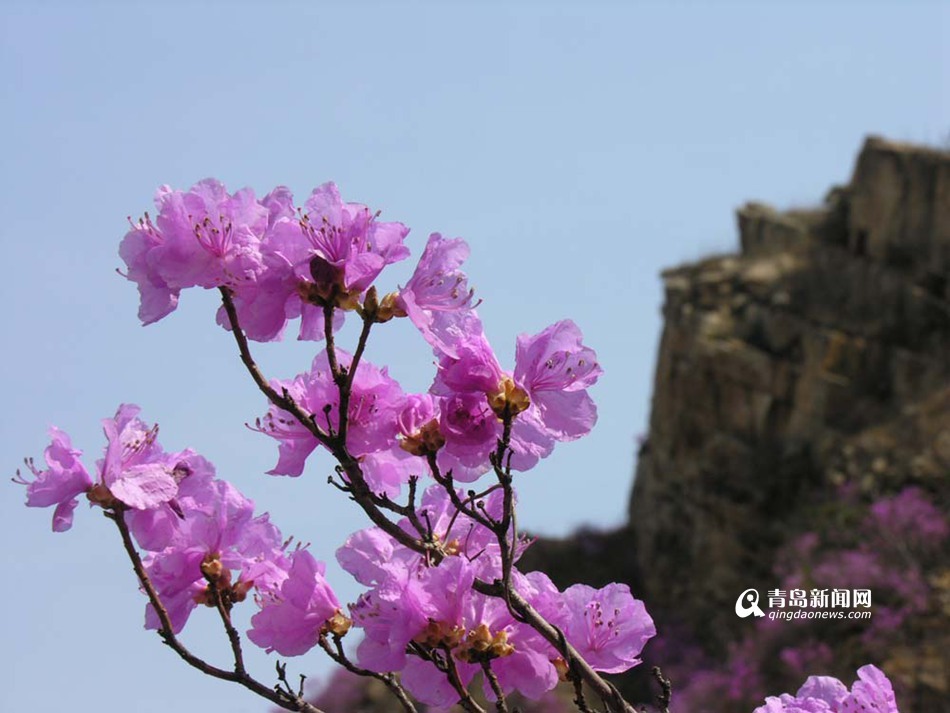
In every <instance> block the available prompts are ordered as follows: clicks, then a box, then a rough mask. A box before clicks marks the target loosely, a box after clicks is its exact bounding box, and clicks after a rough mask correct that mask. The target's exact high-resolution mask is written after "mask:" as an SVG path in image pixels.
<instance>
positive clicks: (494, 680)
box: [482, 661, 509, 713]
mask: <svg viewBox="0 0 950 713" xmlns="http://www.w3.org/2000/svg"><path fill="white" fill-rule="evenodd" d="M482 673H484V674H485V678H486V679H487V681H488V684H489V685H490V686H491V690H492V693H494V694H495V710H496V711H498V713H509V711H508V698H507V696H505V692H504V691H503V690H502V688H501V684H500V683H499V682H498V676H496V675H495V672H494V671H492V668H491V662H490V661H482Z"/></svg>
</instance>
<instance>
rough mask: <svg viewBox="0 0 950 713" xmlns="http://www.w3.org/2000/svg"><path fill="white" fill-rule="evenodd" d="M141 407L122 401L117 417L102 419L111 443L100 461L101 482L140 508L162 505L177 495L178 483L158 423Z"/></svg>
mask: <svg viewBox="0 0 950 713" xmlns="http://www.w3.org/2000/svg"><path fill="white" fill-rule="evenodd" d="M140 410H141V409H139V407H138V406H135V405H132V404H122V405H121V406H119V410H118V411H116V414H115V417H114V418H107V419H104V420H103V421H102V427H103V430H104V431H105V434H106V440H107V441H108V445H107V446H106V453H105V457H104V458H102V459H101V460H99V461H97V462H96V465H97V466H98V468H99V476H100V483H101V484H102V485H103V486H105V488H106V489H107V491H108V493H109V494H111V495H112V496H113V497H115V498H116V499H118V500H121V501H122V502H123V503H125V504H126V505H128V506H129V507H131V508H134V509H136V510H147V509H149V508H154V507H158V506H159V505H161V504H162V503H166V502H168V501H169V500H171V499H172V498H173V497H175V493H177V492H178V483H177V482H176V481H175V477H174V476H173V475H172V469H173V467H174V464H172V463H169V460H168V458H167V456H166V455H165V454H164V452H163V451H162V447H161V446H160V445H158V443H157V442H156V440H155V439H156V437H157V436H158V426H153V427H151V428H150V427H148V426H146V424H145V423H143V422H142V421H141V420H140V419H138V418H137V417H136V416H137V414H138V413H139V411H140Z"/></svg>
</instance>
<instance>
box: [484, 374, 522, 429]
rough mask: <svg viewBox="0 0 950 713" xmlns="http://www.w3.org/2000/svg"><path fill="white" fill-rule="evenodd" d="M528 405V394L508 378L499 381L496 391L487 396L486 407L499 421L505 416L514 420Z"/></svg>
mask: <svg viewBox="0 0 950 713" xmlns="http://www.w3.org/2000/svg"><path fill="white" fill-rule="evenodd" d="M530 405H531V397H530V396H528V392H527V391H525V390H524V389H522V388H521V387H520V386H518V385H517V384H516V383H515V382H514V379H512V378H511V377H510V376H506V377H505V378H504V379H502V380H501V383H500V384H499V385H498V390H497V391H494V392H491V393H489V394H488V406H489V407H490V408H491V410H492V411H494V412H495V415H496V416H498V418H501V419H504V418H505V415H506V414H507V415H508V416H509V417H510V418H514V417H515V416H517V415H518V414H519V413H521V412H522V411H524V410H526V409H527V408H528V406H530Z"/></svg>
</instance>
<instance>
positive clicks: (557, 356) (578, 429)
mask: <svg viewBox="0 0 950 713" xmlns="http://www.w3.org/2000/svg"><path fill="white" fill-rule="evenodd" d="M582 339H583V335H582V334H581V330H580V329H578V327H577V325H576V324H574V322H572V321H571V320H569V319H566V320H564V321H561V322H557V323H556V324H553V325H551V326H550V327H548V328H547V329H545V330H544V331H542V332H541V333H540V334H536V335H534V336H532V337H529V336H527V335H524V334H522V335H520V336H519V337H518V342H517V347H516V351H515V374H514V378H515V383H517V384H520V385H521V386H522V387H524V388H525V389H526V390H527V392H528V395H529V396H530V397H531V403H532V404H533V405H534V406H535V407H536V408H537V410H538V415H539V420H540V422H541V424H543V428H544V430H545V431H547V432H548V433H549V434H550V435H551V437H552V438H554V439H556V440H559V441H569V440H574V439H575V438H580V437H581V436H585V435H587V434H588V433H590V430H591V428H593V426H594V424H595V423H596V421H597V408H596V407H595V406H594V402H593V401H592V400H591V398H590V396H588V394H587V389H588V388H590V387H591V386H593V385H594V383H595V382H596V381H597V378H598V377H599V376H600V375H601V374H602V373H603V370H602V369H601V368H600V365H599V364H598V363H597V354H595V353H594V350H593V349H591V348H590V347H586V346H584V345H583V343H582V341H581V340H582Z"/></svg>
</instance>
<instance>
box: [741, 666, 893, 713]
mask: <svg viewBox="0 0 950 713" xmlns="http://www.w3.org/2000/svg"><path fill="white" fill-rule="evenodd" d="M858 679H859V680H858V681H856V682H855V683H854V685H853V686H852V687H851V692H850V693H849V692H848V688H847V686H845V685H844V684H843V683H841V681H839V680H838V679H836V678H831V677H829V676H810V677H809V678H808V680H807V681H805V684H804V685H803V686H802V687H801V688H800V689H798V693H797V694H795V695H794V696H792V695H790V694H788V693H783V694H782V695H781V696H779V697H775V696H769V697H768V698H766V700H765V705H762V706H759V707H758V708H756V709H755V711H753V713H899V711H898V710H897V702H896V700H895V698H894V689H893V688H892V687H891V682H890V681H889V680H888V679H887V676H885V675H884V673H883V672H882V671H881V670H880V669H879V668H877V667H876V666H871V665H868V666H862V667H861V668H859V669H858Z"/></svg>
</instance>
